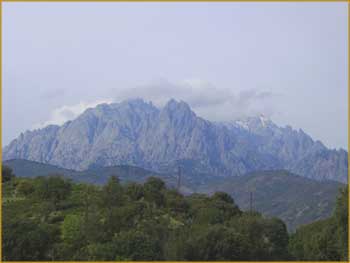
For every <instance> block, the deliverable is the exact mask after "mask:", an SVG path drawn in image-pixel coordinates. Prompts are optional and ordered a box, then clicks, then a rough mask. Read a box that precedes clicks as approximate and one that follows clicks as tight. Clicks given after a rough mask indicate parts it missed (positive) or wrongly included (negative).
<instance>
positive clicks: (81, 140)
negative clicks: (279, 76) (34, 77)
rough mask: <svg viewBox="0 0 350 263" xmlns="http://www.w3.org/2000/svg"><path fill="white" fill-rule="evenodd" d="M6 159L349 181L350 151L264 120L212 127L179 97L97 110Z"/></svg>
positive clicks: (21, 143)
mask: <svg viewBox="0 0 350 263" xmlns="http://www.w3.org/2000/svg"><path fill="white" fill-rule="evenodd" d="M3 158H4V160H7V159H27V160H32V161H38V162H43V163H49V164H54V165H58V166H61V167H64V168H69V169H77V170H83V169H86V168H88V167H90V166H111V165H119V164H128V165H136V166H139V167H143V168H146V169H152V170H155V171H159V170H162V171H164V170H166V169H174V167H175V166H176V165H178V164H179V163H182V164H184V163H186V164H188V163H190V166H191V167H190V168H189V169H192V170H195V171H196V172H197V173H198V174H201V173H203V174H207V175H208V174H210V175H211V176H236V175H242V174H245V173H247V172H251V171H256V170H271V169H288V170H290V171H292V172H294V173H297V174H300V175H302V176H305V177H310V178H314V179H318V180H323V179H334V180H338V181H341V182H346V181H347V152H346V151H344V150H329V149H327V148H326V147H325V146H324V145H323V144H322V143H321V142H319V141H314V140H313V139H312V138H311V137H310V136H308V135H307V134H305V133H304V132H303V131H302V130H299V131H296V130H293V129H292V128H291V127H288V126H287V127H278V126H277V125H275V124H274V123H273V122H272V121H271V120H269V119H266V118H264V117H263V116H258V117H251V118H247V119H244V120H236V121H233V122H229V123H215V122H210V121H207V120H204V119H202V118H200V117H198V116H196V114H195V113H194V112H193V111H192V110H191V109H190V107H189V106H188V105H187V104H186V103H185V102H182V101H181V102H178V101H175V100H170V101H169V102H168V103H167V104H166V105H165V106H164V107H163V108H161V109H159V108H157V107H155V106H153V105H152V103H146V102H144V101H143V100H141V99H136V100H128V101H124V102H121V103H113V104H101V105H98V106H97V107H95V108H90V109H88V110H86V111H85V112H84V113H83V114H81V115H80V116H79V117H78V118H76V119H75V120H73V121H69V122H67V123H65V124H64V125H62V126H55V125H51V126H48V127H46V128H44V129H39V130H34V131H27V132H25V133H24V134H21V135H20V136H19V137H18V138H17V139H15V140H14V141H12V142H11V143H10V144H9V145H8V146H7V147H5V148H4V149H3Z"/></svg>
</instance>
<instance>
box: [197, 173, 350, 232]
mask: <svg viewBox="0 0 350 263" xmlns="http://www.w3.org/2000/svg"><path fill="white" fill-rule="evenodd" d="M344 186H345V185H344V184H341V183H338V182H335V181H322V182H320V181H316V180H312V179H308V178H304V177H301V176H297V175H295V174H291V173H289V172H287V171H283V170H281V171H259V172H254V173H250V174H247V175H246V176H239V177H232V178H227V179H225V180H221V181H217V182H216V183H212V184H209V185H205V186H201V187H200V188H199V189H197V191H200V192H205V193H213V192H215V191H224V192H227V193H229V194H230V195H231V196H232V197H233V198H234V200H235V201H236V203H237V204H238V205H239V207H240V208H242V209H243V210H249V209H250V206H251V194H252V208H253V210H256V211H259V212H261V213H263V214H265V215H268V216H276V217H278V218H281V219H282V220H283V221H284V222H285V223H286V224H287V226H288V229H289V230H290V231H292V230H294V229H295V228H296V227H297V226H299V225H303V224H308V223H311V222H313V221H316V220H319V219H324V218H328V217H329V216H331V214H332V212H333V209H334V207H335V201H336V195H337V193H338V190H339V188H340V187H344Z"/></svg>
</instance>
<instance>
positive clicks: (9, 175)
mask: <svg viewBox="0 0 350 263" xmlns="http://www.w3.org/2000/svg"><path fill="white" fill-rule="evenodd" d="M1 175H2V182H3V183H6V182H8V181H11V180H12V179H13V178H15V175H14V173H13V171H12V169H11V168H10V167H9V166H7V165H3V166H2V167H1Z"/></svg>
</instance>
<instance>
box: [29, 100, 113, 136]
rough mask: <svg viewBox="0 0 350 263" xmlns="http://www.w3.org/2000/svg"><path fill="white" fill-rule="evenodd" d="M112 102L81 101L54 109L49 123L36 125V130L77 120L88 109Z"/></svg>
mask: <svg viewBox="0 0 350 263" xmlns="http://www.w3.org/2000/svg"><path fill="white" fill-rule="evenodd" d="M111 102H113V100H111V99H105V100H98V101H94V102H89V103H88V102H83V101H81V102H79V103H78V104H75V105H63V106H61V107H59V108H56V109H54V110H53V111H52V112H51V114H50V118H49V119H48V120H47V121H45V122H42V123H39V124H36V125H34V128H35V129H39V128H43V127H45V126H47V125H51V124H56V125H62V124H63V123H65V122H66V121H69V120H73V119H75V118H76V117H77V116H79V115H80V114H81V113H83V112H84V111H85V110H86V109H88V108H93V107H96V106H97V105H98V104H102V103H111Z"/></svg>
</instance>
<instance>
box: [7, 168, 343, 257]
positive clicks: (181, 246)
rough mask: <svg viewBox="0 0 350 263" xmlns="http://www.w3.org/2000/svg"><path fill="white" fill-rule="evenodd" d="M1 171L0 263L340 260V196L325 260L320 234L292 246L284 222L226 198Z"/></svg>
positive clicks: (299, 237) (156, 183)
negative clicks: (21, 262)
mask: <svg viewBox="0 0 350 263" xmlns="http://www.w3.org/2000/svg"><path fill="white" fill-rule="evenodd" d="M3 168H4V169H3V177H2V178H3V181H2V183H3V204H2V205H3V237H2V238H3V242H2V244H3V250H2V251H3V253H2V255H3V260H5V261H7V260H27V261H36V260H47V261H48V260H55V261H58V260H65V261H69V260H95V261H96V260H139V261H141V260H189V261H195V260H215V261H217V260H222V261H224V260H228V261H230V260H232V261H233V260H251V261H254V260H291V259H296V260H299V259H300V260H301V259H305V258H308V259H312V260H331V259H332V260H341V259H342V260H345V259H346V254H347V251H346V249H345V248H346V244H345V243H344V242H343V241H344V237H346V232H345V230H346V229H347V220H345V219H347V214H346V213H347V211H345V207H347V195H346V193H345V192H342V193H341V195H340V197H339V199H338V202H337V208H336V210H335V213H334V215H333V217H332V218H331V219H329V220H330V221H331V222H332V224H329V227H330V229H329V231H327V236H326V238H327V240H333V242H332V244H333V246H334V248H335V249H333V250H332V253H331V254H330V253H324V250H323V247H322V245H323V243H322V242H317V240H319V239H318V236H319V235H320V231H319V229H314V228H312V227H311V228H309V227H308V226H305V227H303V228H300V230H298V231H297V232H296V234H295V235H292V237H291V238H290V237H289V236H288V233H287V230H286V226H285V224H284V223H283V221H281V220H280V219H277V218H265V217H263V216H262V215H260V214H259V213H257V212H252V211H251V212H242V211H241V210H240V209H239V207H238V206H237V205H236V204H235V202H234V200H233V199H232V198H231V197H230V196H229V195H228V194H226V193H224V192H216V193H214V194H213V195H211V196H207V195H204V194H192V195H189V196H186V197H185V196H183V195H181V194H180V193H178V192H177V191H176V190H174V189H168V188H166V186H165V184H164V182H163V181H162V180H160V179H159V178H155V177H149V178H148V179H147V181H146V182H145V183H144V184H137V183H128V184H126V185H122V184H121V183H120V181H119V179H118V178H117V177H115V176H112V177H110V179H109V181H108V182H107V183H106V184H104V185H102V186H96V185H91V184H84V183H73V182H71V181H70V180H67V179H65V178H63V177H60V176H51V177H37V178H16V177H15V176H14V175H13V173H12V171H11V169H9V168H8V167H6V166H5V167H3ZM305 229H306V230H307V237H308V238H307V239H306V238H305V235H303V233H304V232H305V231H306V230H305ZM312 237H314V238H312ZM310 247H311V248H312V249H313V251H314V252H313V254H312V255H306V254H305V253H306V252H305V251H307V250H308V249H309V248H310ZM317 251H318V252H317Z"/></svg>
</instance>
